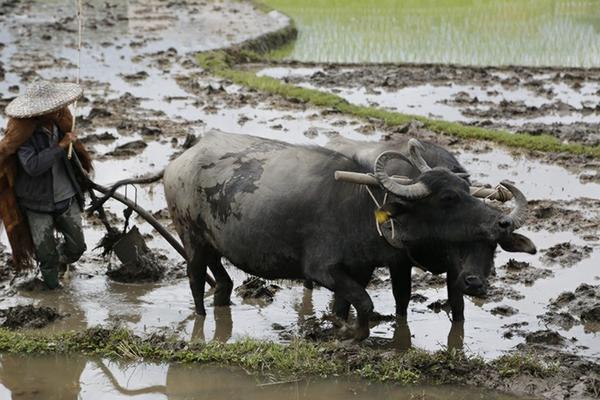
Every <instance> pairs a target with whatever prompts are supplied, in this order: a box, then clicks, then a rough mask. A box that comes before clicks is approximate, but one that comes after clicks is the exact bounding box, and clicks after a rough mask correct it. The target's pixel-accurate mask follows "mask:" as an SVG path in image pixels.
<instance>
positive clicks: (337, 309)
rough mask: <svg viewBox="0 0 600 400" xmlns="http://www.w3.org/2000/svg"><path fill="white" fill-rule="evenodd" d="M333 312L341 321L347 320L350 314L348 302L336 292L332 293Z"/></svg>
mask: <svg viewBox="0 0 600 400" xmlns="http://www.w3.org/2000/svg"><path fill="white" fill-rule="evenodd" d="M333 313H334V314H335V316H336V317H338V318H339V319H341V320H342V321H347V320H348V315H349V314H350V302H349V301H347V300H346V299H344V298H343V297H342V295H341V294H339V293H337V292H336V293H334V294H333Z"/></svg>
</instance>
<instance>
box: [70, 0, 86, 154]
mask: <svg viewBox="0 0 600 400" xmlns="http://www.w3.org/2000/svg"><path fill="white" fill-rule="evenodd" d="M76 1H77V3H76V5H77V30H78V37H77V78H76V82H77V84H79V81H80V80H81V38H82V36H83V35H82V31H83V3H82V0H76ZM72 114H73V123H72V124H71V132H74V131H75V120H76V119H77V118H76V117H77V100H75V102H74V103H73V113H72ZM71 157H73V143H69V150H68V152H67V158H68V159H69V160H70V159H71Z"/></svg>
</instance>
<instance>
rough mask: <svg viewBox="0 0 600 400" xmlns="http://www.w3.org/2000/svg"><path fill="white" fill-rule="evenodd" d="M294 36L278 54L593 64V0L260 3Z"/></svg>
mask: <svg viewBox="0 0 600 400" xmlns="http://www.w3.org/2000/svg"><path fill="white" fill-rule="evenodd" d="M266 3H267V4H269V5H271V6H273V7H275V8H276V9H279V10H282V11H283V12H286V13H288V14H289V15H290V16H291V17H292V18H293V19H294V20H295V21H296V23H297V25H298V28H299V30H300V35H299V38H298V41H297V42H296V44H295V45H294V46H293V47H291V49H290V50H289V51H288V52H286V53H284V54H285V56H286V57H289V58H292V59H296V60H303V61H319V62H433V63H458V64H477V65H560V66H567V65H568V66H581V67H589V66H600V51H599V50H600V47H599V46H600V32H599V30H598V20H599V18H600V8H599V7H600V6H599V5H598V3H597V2H596V1H594V0H583V1H577V2H573V1H569V0H557V1H537V0H524V1H514V0H499V1H493V2H492V1H486V2H472V1H468V0H444V1H420V0H402V1H389V0H375V1H361V0H352V1H348V0H343V1H340V0H338V1H321V0H308V1H306V0H302V1H299V0H266Z"/></svg>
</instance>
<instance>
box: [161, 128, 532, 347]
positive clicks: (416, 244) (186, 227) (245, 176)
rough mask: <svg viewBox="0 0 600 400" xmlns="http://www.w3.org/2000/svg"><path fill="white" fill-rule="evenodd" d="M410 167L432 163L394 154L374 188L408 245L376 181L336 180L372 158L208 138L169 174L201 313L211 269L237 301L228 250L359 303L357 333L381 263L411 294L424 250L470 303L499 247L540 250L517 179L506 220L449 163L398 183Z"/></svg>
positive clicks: (243, 263)
mask: <svg viewBox="0 0 600 400" xmlns="http://www.w3.org/2000/svg"><path fill="white" fill-rule="evenodd" d="M398 162H403V163H407V164H409V165H418V166H420V167H421V168H423V169H425V166H424V165H422V164H424V161H423V160H422V159H420V160H419V159H418V158H417V159H411V158H410V157H406V156H404V155H402V154H400V153H394V152H386V153H383V154H382V155H380V156H379V157H378V158H377V160H376V163H375V171H374V176H375V177H376V178H377V179H378V181H379V183H380V187H374V188H373V189H372V192H373V194H374V195H375V196H377V197H379V198H383V197H384V195H385V194H386V193H387V194H388V196H387V201H386V202H385V204H384V205H383V206H382V207H381V209H380V210H379V213H385V214H386V215H388V216H389V218H391V219H392V220H393V221H395V223H396V226H397V227H398V228H397V231H396V237H395V240H396V242H397V243H400V245H401V246H400V248H398V247H395V246H392V245H390V243H388V241H386V240H385V239H384V238H382V237H381V236H380V235H379V234H378V231H377V229H376V224H375V221H374V213H373V211H374V204H373V201H372V199H371V197H370V195H369V193H368V192H367V191H366V190H365V189H364V187H362V186H359V185H355V184H352V183H347V182H336V181H335V180H334V174H335V172H336V171H339V170H342V171H354V172H362V173H365V172H372V171H373V166H372V165H371V166H370V167H367V166H365V165H364V164H363V163H361V162H358V161H357V160H355V159H353V158H352V157H347V156H345V155H343V154H342V153H340V152H337V151H334V150H331V149H326V148H322V147H314V146H302V145H293V144H288V143H283V142H279V141H274V140H268V139H263V138H258V137H253V136H246V135H236V134H227V133H223V132H219V131H211V132H209V133H207V134H206V135H204V137H202V138H201V139H200V140H199V142H198V143H197V144H196V145H195V146H194V147H192V148H190V149H188V150H187V151H186V152H184V153H183V154H182V155H181V156H179V157H178V158H177V159H176V160H174V161H173V162H171V163H170V164H169V166H168V167H167V169H166V170H165V174H164V186H165V195H166V199H167V203H168V207H169V212H170V214H171V217H172V219H173V222H174V224H175V227H176V230H177V232H178V234H179V236H180V237H181V240H182V242H183V245H184V247H185V250H186V253H187V256H188V267H187V272H188V276H189V279H190V287H191V290H192V295H193V298H194V303H195V306H196V312H197V313H199V314H205V309H204V299H203V297H204V283H205V282H204V279H205V278H204V277H205V273H206V268H207V266H208V268H210V270H211V271H212V273H213V275H214V277H215V279H216V281H217V285H216V290H215V296H214V303H215V305H226V304H229V298H230V294H231V289H232V281H231V279H230V277H229V276H228V274H227V272H226V271H225V269H224V268H223V265H222V264H221V257H226V258H227V259H228V260H230V261H231V263H233V264H234V265H235V266H236V267H238V268H240V269H242V270H243V271H245V272H247V273H249V274H252V275H257V276H260V277H263V278H266V279H310V280H313V281H315V282H317V283H318V284H320V285H322V286H324V287H326V288H328V289H330V290H332V291H333V292H334V293H335V294H336V296H338V297H340V298H342V299H344V300H345V301H347V302H348V303H350V304H351V305H352V306H353V307H354V308H355V309H356V311H357V328H356V330H355V332H354V336H355V338H356V339H364V338H365V337H367V336H368V335H369V327H368V321H369V316H370V314H371V312H372V310H373V303H372V301H371V299H370V297H369V295H368V294H367V292H366V291H365V287H366V285H367V283H368V281H369V279H370V277H371V274H372V272H373V268H374V267H378V266H389V267H390V268H391V269H392V271H396V272H394V274H395V276H396V277H397V279H396V281H397V282H398V281H399V280H400V279H401V278H400V276H401V277H404V278H405V279H407V282H408V284H406V283H403V284H402V285H400V287H404V286H407V287H408V289H410V268H411V266H412V265H413V264H414V262H413V261H412V260H415V259H420V258H419V257H423V258H421V259H420V260H423V261H422V262H425V263H427V265H428V266H429V268H433V267H432V266H438V265H439V266H443V268H445V270H447V271H448V275H449V280H452V282H453V284H452V285H451V286H452V288H453V289H452V290H453V291H456V292H457V293H458V292H460V294H461V301H462V293H467V294H469V293H471V292H475V291H477V290H480V289H481V287H480V285H479V284H478V282H477V280H479V282H483V281H484V280H485V276H486V270H487V269H489V268H490V267H491V265H492V264H493V258H494V249H495V247H496V245H497V244H500V245H501V246H502V247H503V248H505V249H507V250H509V251H531V248H532V247H533V244H532V243H531V242H530V241H529V240H528V239H526V238H524V237H523V236H521V235H518V234H515V233H513V231H514V230H515V229H517V228H518V227H519V226H520V225H521V224H522V220H523V218H524V212H525V207H526V200H525V198H524V197H523V195H522V194H521V193H520V192H519V191H518V189H516V188H515V187H513V186H512V185H508V189H509V190H510V191H511V192H512V193H513V195H514V196H515V198H516V200H517V206H516V207H515V209H514V210H513V211H511V213H510V214H508V215H504V214H502V213H501V212H500V211H498V210H497V209H495V208H492V207H490V206H489V205H486V204H484V203H483V202H482V201H480V200H478V199H476V198H474V197H472V196H471V195H470V193H469V186H468V184H467V182H465V180H464V179H463V178H461V177H460V176H458V175H457V174H455V173H453V172H452V171H450V170H448V169H447V168H443V167H438V168H434V169H427V170H424V171H423V172H421V173H420V174H419V176H418V177H416V178H415V179H414V180H413V181H411V182H409V183H408V184H402V183H398V181H397V180H395V179H393V178H392V177H391V176H390V175H389V174H390V172H388V171H387V169H386V168H387V166H388V165H391V163H398ZM419 163H420V164H419ZM427 249H428V250H427ZM426 250H427V251H426ZM424 252H425V253H426V254H424ZM434 255H435V256H438V257H440V259H433V258H435V256H434ZM407 271H408V272H407ZM452 271H454V272H452ZM450 275H452V276H450ZM396 291H398V292H400V291H401V289H400V288H398V287H397V288H395V292H396ZM408 297H410V295H408ZM397 298H399V299H400V301H401V302H402V301H404V300H403V296H402V295H400V296H397ZM406 303H408V298H407V299H406ZM401 308H402V307H401ZM459 311H460V314H461V315H460V316H462V310H459Z"/></svg>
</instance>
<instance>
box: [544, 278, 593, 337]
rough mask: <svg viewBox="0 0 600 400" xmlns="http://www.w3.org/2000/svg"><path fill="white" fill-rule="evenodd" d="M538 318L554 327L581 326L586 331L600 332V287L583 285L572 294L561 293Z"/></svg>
mask: <svg viewBox="0 0 600 400" xmlns="http://www.w3.org/2000/svg"><path fill="white" fill-rule="evenodd" d="M540 318H541V319H542V320H543V321H545V322H546V323H548V324H553V325H555V326H560V327H565V326H568V327H572V326H574V325H579V324H583V325H584V328H585V329H586V330H587V331H591V332H596V331H600V285H589V284H586V283H584V284H581V285H579V286H578V287H577V289H575V290H574V291H573V292H563V293H561V294H560V295H559V296H558V297H556V298H555V299H553V300H552V301H551V302H550V304H549V305H548V312H546V313H545V314H543V315H542V316H541V317H540Z"/></svg>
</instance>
